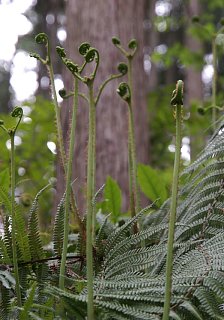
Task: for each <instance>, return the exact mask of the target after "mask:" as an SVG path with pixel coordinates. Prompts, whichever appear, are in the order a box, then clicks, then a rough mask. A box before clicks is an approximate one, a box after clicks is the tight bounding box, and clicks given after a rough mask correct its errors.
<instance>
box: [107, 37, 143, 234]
mask: <svg viewBox="0 0 224 320" xmlns="http://www.w3.org/2000/svg"><path fill="white" fill-rule="evenodd" d="M112 42H113V44H114V45H115V46H116V47H117V48H118V49H119V50H120V51H121V53H122V54H123V55H124V56H125V57H126V58H127V60H128V65H127V69H126V71H127V73H128V88H127V87H126V86H125V84H124V83H121V84H120V86H119V88H118V93H119V95H120V96H121V97H122V98H123V99H124V100H125V101H126V102H127V103H128V111H129V112H128V158H129V189H130V210H131V216H132V217H134V216H135V215H136V214H137V213H138V212H139V210H140V203H139V190H138V179H137V162H136V144H135V128H134V112H133V103H132V100H133V99H131V95H133V75H132V61H133V58H134V55H135V53H136V50H137V41H136V40H135V39H131V40H130V41H129V43H128V48H129V49H130V50H129V51H126V50H125V49H124V48H123V47H122V45H121V42H120V39H118V38H117V37H113V38H112ZM124 90H125V91H126V93H124V92H123V91H124ZM123 93H124V94H123ZM126 94H128V95H129V96H130V97H129V98H128V99H127V96H126ZM135 229H136V230H135V231H137V226H136V227H135Z"/></svg>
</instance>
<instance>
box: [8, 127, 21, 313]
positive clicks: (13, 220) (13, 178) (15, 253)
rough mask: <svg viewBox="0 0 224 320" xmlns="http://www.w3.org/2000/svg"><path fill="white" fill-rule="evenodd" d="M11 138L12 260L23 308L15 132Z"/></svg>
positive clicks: (19, 298) (11, 134)
mask: <svg viewBox="0 0 224 320" xmlns="http://www.w3.org/2000/svg"><path fill="white" fill-rule="evenodd" d="M10 138H11V217H12V258H13V269H14V272H15V280H16V296H17V304H18V306H19V307H21V306H22V299H21V291H20V281H19V268H18V261H17V251H16V250H17V248H16V216H15V144H14V140H15V131H14V130H13V131H11V132H10Z"/></svg>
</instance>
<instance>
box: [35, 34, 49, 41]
mask: <svg viewBox="0 0 224 320" xmlns="http://www.w3.org/2000/svg"><path fill="white" fill-rule="evenodd" d="M35 41H36V43H38V44H47V43H48V36H47V35H46V33H44V32H41V33H38V34H37V35H36V37H35Z"/></svg>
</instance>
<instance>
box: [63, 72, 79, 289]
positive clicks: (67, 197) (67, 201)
mask: <svg viewBox="0 0 224 320" xmlns="http://www.w3.org/2000/svg"><path fill="white" fill-rule="evenodd" d="M78 81H79V80H78V79H77V78H75V84H74V87H75V88H74V105H73V111H72V123H71V132H70V141H69V156H68V164H67V170H66V195H65V216H64V238H63V249H62V258H61V265H60V276H59V288H60V289H62V290H63V289H64V283H65V267H66V256H67V247H68V233H69V212H70V199H71V180H72V179H71V178H72V159H73V153H74V145H75V128H76V115H77V108H78Z"/></svg>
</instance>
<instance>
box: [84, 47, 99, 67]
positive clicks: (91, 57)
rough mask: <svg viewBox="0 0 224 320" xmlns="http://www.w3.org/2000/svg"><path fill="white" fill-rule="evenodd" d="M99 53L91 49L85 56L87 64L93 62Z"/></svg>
mask: <svg viewBox="0 0 224 320" xmlns="http://www.w3.org/2000/svg"><path fill="white" fill-rule="evenodd" d="M97 53H98V51H97V50H96V49H95V48H90V49H89V50H88V51H87V53H86V55H85V60H86V62H87V63H90V62H92V61H93V60H94V59H95V58H96V57H97Z"/></svg>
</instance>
